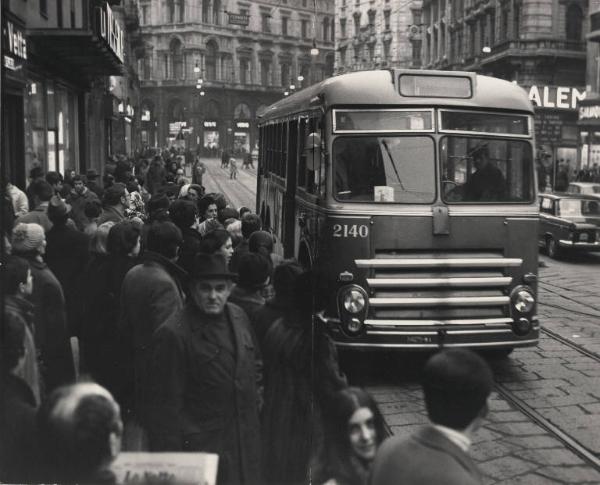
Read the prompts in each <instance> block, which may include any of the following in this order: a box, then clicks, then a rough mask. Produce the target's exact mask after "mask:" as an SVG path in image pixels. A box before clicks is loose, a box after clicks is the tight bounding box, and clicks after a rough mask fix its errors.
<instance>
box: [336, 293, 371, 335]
mask: <svg viewBox="0 0 600 485" xmlns="http://www.w3.org/2000/svg"><path fill="white" fill-rule="evenodd" d="M337 302H338V313H339V316H340V322H341V329H342V332H343V333H344V334H346V335H347V336H350V337H356V336H358V335H361V334H362V333H363V332H364V331H365V323H364V322H365V318H366V316H367V313H368V311H369V296H368V295H367V292H366V291H365V289H364V288H362V287H361V286H358V285H346V286H343V287H342V288H340V289H339V291H338V294H337Z"/></svg>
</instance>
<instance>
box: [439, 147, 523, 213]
mask: <svg viewBox="0 0 600 485" xmlns="http://www.w3.org/2000/svg"><path fill="white" fill-rule="evenodd" d="M440 159H441V173H442V199H443V200H444V202H449V203H452V202H492V203H503V202H531V201H533V197H534V184H533V165H532V164H533V154H532V149H531V145H530V144H529V143H527V142H525V141H520V140H502V139H492V138H473V137H463V136H447V137H444V138H443V139H442V140H441V142H440Z"/></svg>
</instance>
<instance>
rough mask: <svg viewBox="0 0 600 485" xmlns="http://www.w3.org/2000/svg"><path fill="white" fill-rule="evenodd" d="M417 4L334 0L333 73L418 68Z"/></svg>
mask: <svg viewBox="0 0 600 485" xmlns="http://www.w3.org/2000/svg"><path fill="white" fill-rule="evenodd" d="M421 3H422V2H421V1H420V0H419V1H417V0H414V1H410V0H409V1H406V0H369V1H360V0H336V5H335V13H336V22H337V25H336V31H335V70H336V73H337V74H343V73H345V72H350V71H362V70H368V69H385V68H390V67H399V68H418V67H420V65H421Z"/></svg>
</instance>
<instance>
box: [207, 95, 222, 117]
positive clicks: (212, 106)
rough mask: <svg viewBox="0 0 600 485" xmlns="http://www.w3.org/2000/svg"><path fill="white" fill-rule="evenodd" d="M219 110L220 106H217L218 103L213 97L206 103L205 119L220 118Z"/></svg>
mask: <svg viewBox="0 0 600 485" xmlns="http://www.w3.org/2000/svg"><path fill="white" fill-rule="evenodd" d="M220 112H221V108H220V107H219V103H217V102H216V101H215V100H214V99H211V100H210V101H209V102H208V103H207V104H206V118H207V119H213V120H214V119H218V118H220V116H219V113H220Z"/></svg>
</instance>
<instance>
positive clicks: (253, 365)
mask: <svg viewBox="0 0 600 485" xmlns="http://www.w3.org/2000/svg"><path fill="white" fill-rule="evenodd" d="M225 316H226V317H227V319H228V321H229V323H230V325H231V332H232V335H233V339H234V349H235V370H234V372H233V374H231V373H230V371H229V370H228V366H227V364H226V362H228V360H227V358H226V351H225V350H224V347H225V345H223V344H222V343H220V342H218V341H215V337H214V336H213V334H212V333H210V332H209V331H208V330H207V328H208V326H209V325H210V323H208V322H207V317H205V316H204V315H203V314H201V313H200V312H199V310H198V309H197V307H196V306H195V305H194V304H193V303H191V302H190V303H188V304H187V305H186V306H185V307H184V309H183V310H182V311H181V312H180V313H178V314H177V315H175V316H174V317H173V318H171V319H170V320H169V321H168V322H167V323H165V324H164V325H162V326H161V327H160V328H159V329H158V330H157V331H156V333H155V334H154V339H153V358H152V364H153V371H152V387H151V389H152V394H151V396H152V402H151V410H150V412H149V416H150V417H151V419H150V423H149V424H150V429H149V431H150V443H151V447H152V449H153V451H181V450H184V451H206V452H212V453H217V454H218V455H219V479H218V481H219V483H232V484H233V483H235V484H241V483H261V482H260V462H259V461H260V426H259V418H258V391H257V382H258V380H259V378H260V368H259V366H258V365H257V362H258V360H259V359H258V354H257V351H258V349H256V348H255V345H254V339H253V333H252V328H251V327H250V322H249V320H248V317H247V316H246V314H245V312H244V311H243V310H242V309H241V308H239V307H238V306H236V305H233V304H231V303H227V305H226V307H225Z"/></svg>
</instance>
